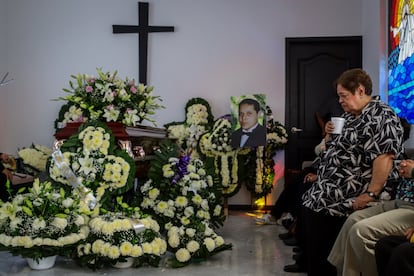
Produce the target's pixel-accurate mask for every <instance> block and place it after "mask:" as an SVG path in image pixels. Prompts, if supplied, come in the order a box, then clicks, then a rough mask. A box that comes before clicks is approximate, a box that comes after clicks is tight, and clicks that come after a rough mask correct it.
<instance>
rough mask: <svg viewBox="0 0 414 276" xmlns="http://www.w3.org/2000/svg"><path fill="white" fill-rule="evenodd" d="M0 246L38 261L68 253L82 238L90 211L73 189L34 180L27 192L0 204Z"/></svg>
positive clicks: (85, 234) (86, 231) (84, 235)
mask: <svg viewBox="0 0 414 276" xmlns="http://www.w3.org/2000/svg"><path fill="white" fill-rule="evenodd" d="M0 204H1V205H0V249H1V250H6V251H10V252H11V253H12V254H13V255H20V256H22V257H27V258H32V259H35V260H38V259H40V258H42V257H48V256H53V255H64V256H70V254H71V252H72V250H73V249H74V248H75V247H76V245H77V243H79V242H80V241H82V240H84V239H86V237H87V236H88V233H89V228H88V227H87V222H88V217H87V215H88V214H89V212H90V210H89V208H88V206H87V205H86V204H85V203H84V202H83V201H82V200H81V197H80V195H79V194H77V193H76V192H73V193H72V192H71V191H69V190H64V189H63V188H60V189H57V188H56V187H53V186H52V184H51V182H48V181H46V182H40V181H39V179H35V181H34V183H33V187H32V188H29V192H28V193H24V194H17V195H16V196H15V197H14V198H13V199H12V200H11V201H10V202H4V203H0Z"/></svg>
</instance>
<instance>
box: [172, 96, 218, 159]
mask: <svg viewBox="0 0 414 276" xmlns="http://www.w3.org/2000/svg"><path fill="white" fill-rule="evenodd" d="M185 112H186V120H185V121H184V122H171V123H168V124H165V125H164V127H165V128H166V129H167V132H168V138H170V139H173V140H176V142H177V144H178V145H179V146H180V147H181V148H182V149H184V150H186V151H187V152H190V153H191V157H194V158H198V157H199V156H198V151H197V146H198V140H199V139H200V137H201V135H203V134H204V133H205V132H207V131H208V130H209V129H210V127H211V124H212V123H213V120H214V117H213V115H212V113H211V108H210V104H209V103H208V102H207V101H206V100H205V99H203V98H192V99H190V100H189V101H188V102H187V104H186V105H185Z"/></svg>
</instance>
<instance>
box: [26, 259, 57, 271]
mask: <svg viewBox="0 0 414 276" xmlns="http://www.w3.org/2000/svg"><path fill="white" fill-rule="evenodd" d="M26 261H27V264H28V265H29V267H30V268H31V269H36V270H42V269H49V268H51V267H53V266H54V265H55V261H56V256H50V257H44V258H41V259H39V260H38V261H36V260H34V259H31V258H26Z"/></svg>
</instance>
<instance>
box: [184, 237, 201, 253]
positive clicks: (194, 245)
mask: <svg viewBox="0 0 414 276" xmlns="http://www.w3.org/2000/svg"><path fill="white" fill-rule="evenodd" d="M186 248H187V250H188V251H190V252H191V253H194V252H196V251H197V250H198V249H200V244H199V243H198V242H196V241H195V240H191V241H189V242H188V243H187V246H186Z"/></svg>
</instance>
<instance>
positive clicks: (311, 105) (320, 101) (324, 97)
mask: <svg viewBox="0 0 414 276" xmlns="http://www.w3.org/2000/svg"><path fill="white" fill-rule="evenodd" d="M356 67H359V68H361V67H362V37H360V36H352V37H311V38H286V97H285V99H286V113H285V120H286V121H285V126H286V128H287V130H288V131H289V141H288V144H287V147H286V150H285V168H286V169H287V170H298V169H300V168H301V166H302V162H303V161H306V160H313V159H314V158H315V153H314V147H315V146H316V145H317V144H319V142H320V141H321V139H322V129H321V128H320V126H319V124H318V123H317V120H316V118H315V114H316V112H320V113H321V114H322V116H327V117H329V116H330V115H335V114H329V113H333V111H332V110H335V109H334V108H333V107H334V105H337V106H339V104H338V97H337V95H336V89H335V88H334V86H333V83H334V81H335V80H336V79H337V78H338V76H339V75H340V74H341V73H342V72H343V71H345V70H347V69H349V68H356ZM339 109H340V106H339ZM340 110H341V109H340ZM292 129H293V130H295V129H296V130H299V131H296V132H295V131H292Z"/></svg>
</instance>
